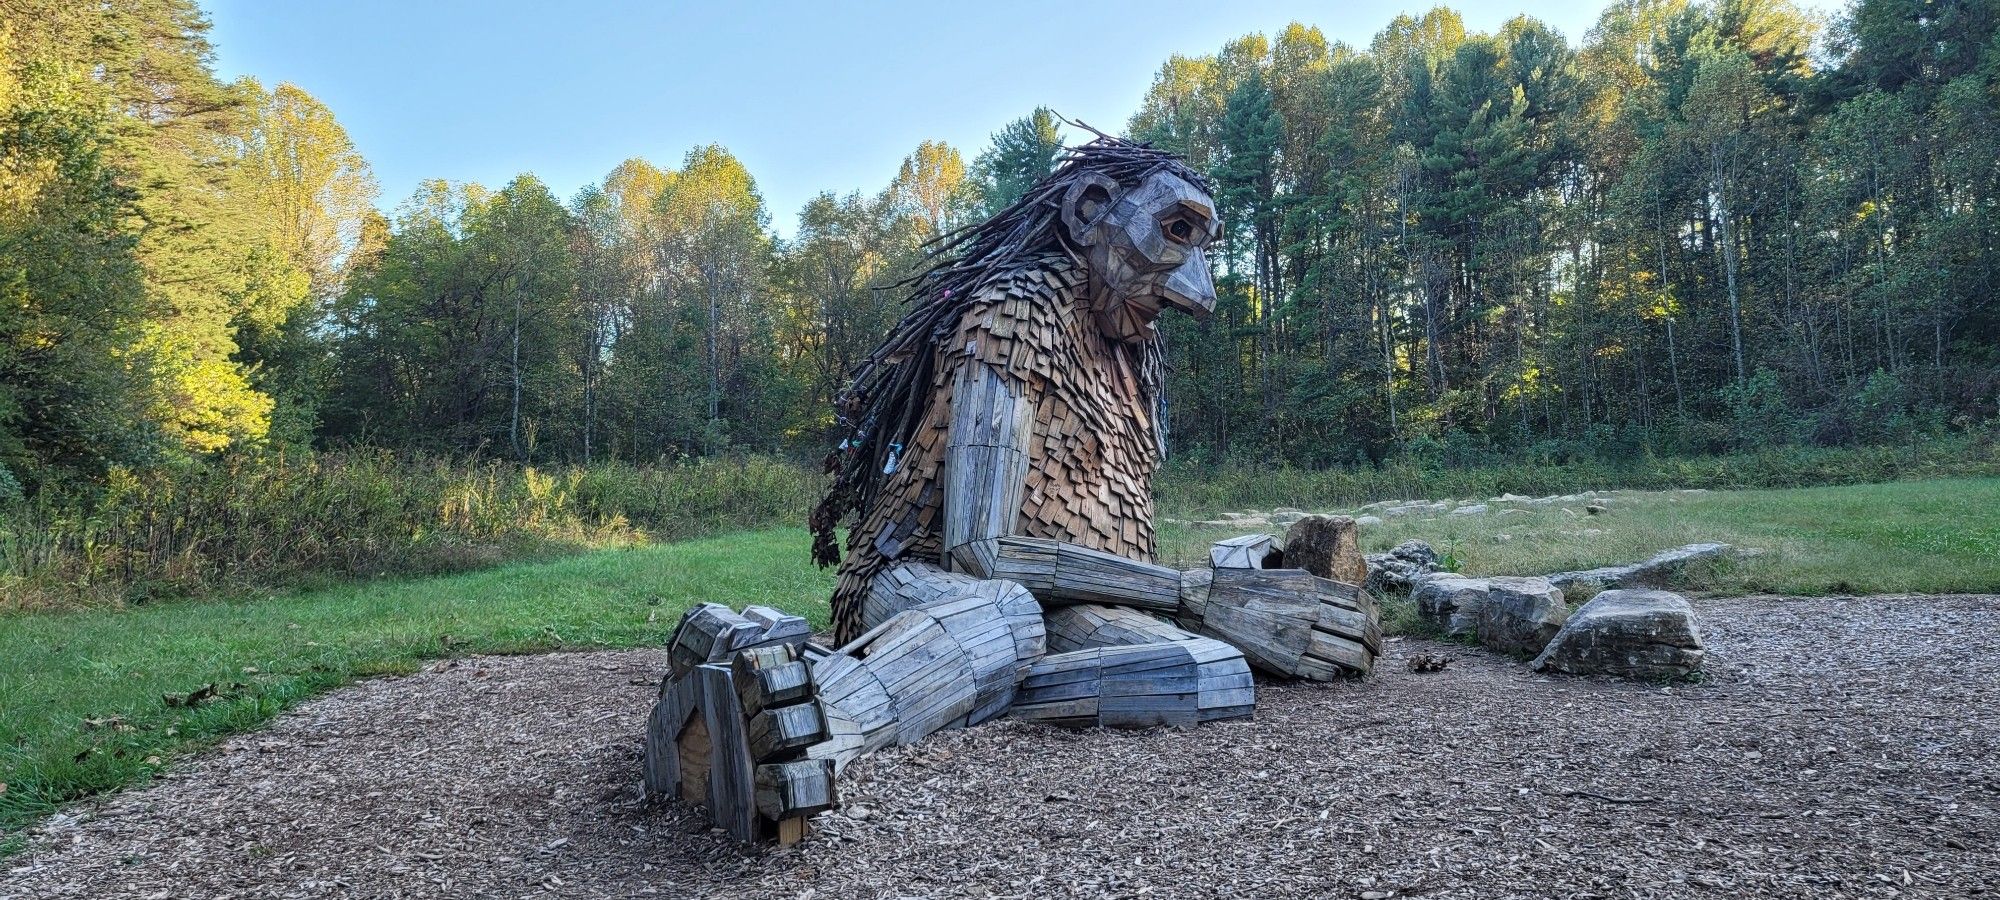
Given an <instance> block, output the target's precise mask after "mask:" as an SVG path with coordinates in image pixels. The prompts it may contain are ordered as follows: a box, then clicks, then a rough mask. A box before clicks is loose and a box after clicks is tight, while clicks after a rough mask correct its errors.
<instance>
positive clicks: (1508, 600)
mask: <svg viewBox="0 0 2000 900" xmlns="http://www.w3.org/2000/svg"><path fill="white" fill-rule="evenodd" d="M1567 618H1569V604H1568V603H1565V602H1563V593H1562V591H1561V590H1559V589H1557V588H1556V587H1555V586H1554V585H1552V584H1549V582H1548V580H1547V579H1545V578H1509V577H1501V578H1488V579H1486V602H1485V603H1484V604H1482V605H1481V606H1480V609H1479V642H1480V643H1481V644H1484V645H1486V647H1487V648H1488V649H1491V650H1497V651H1499V652H1501V653H1524V654H1536V653H1540V652H1542V648H1544V647H1547V646H1548V644H1549V641H1550V640H1552V639H1554V638H1555V636H1556V632H1557V631H1560V630H1561V629H1562V625H1563V620H1564V619H1567Z"/></svg>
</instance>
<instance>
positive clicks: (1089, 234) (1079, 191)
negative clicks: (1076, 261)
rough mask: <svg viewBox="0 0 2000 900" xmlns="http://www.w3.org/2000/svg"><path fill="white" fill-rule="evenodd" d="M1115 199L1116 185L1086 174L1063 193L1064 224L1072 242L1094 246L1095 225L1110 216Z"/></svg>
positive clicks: (1106, 179) (1095, 175)
mask: <svg viewBox="0 0 2000 900" xmlns="http://www.w3.org/2000/svg"><path fill="white" fill-rule="evenodd" d="M1117 196H1118V182H1116V181H1114V180H1112V179H1111V178H1110V176H1107V175H1101V174H1098V173H1096V172H1087V173H1084V174H1082V175H1079V176H1077V179H1076V183H1075V184H1072V185H1070V186H1069V190H1068V191H1066V192H1064V193H1063V203H1062V219H1063V225H1064V226H1065V227H1067V228H1068V229H1069V236H1070V239H1071V240H1074V241H1076V242H1077V243H1078V244H1081V245H1083V246H1086V247H1088V246H1090V245H1091V244H1095V243H1097V226H1099V225H1102V224H1104V219H1105V217H1106V216H1109V215H1110V214H1111V205H1112V200H1113V199H1114V198H1116V197H1117Z"/></svg>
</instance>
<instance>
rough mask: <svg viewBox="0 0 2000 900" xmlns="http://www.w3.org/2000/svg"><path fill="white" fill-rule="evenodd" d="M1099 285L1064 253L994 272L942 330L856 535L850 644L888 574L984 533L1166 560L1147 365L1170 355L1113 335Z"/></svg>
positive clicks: (846, 600) (842, 589) (846, 636)
mask: <svg viewBox="0 0 2000 900" xmlns="http://www.w3.org/2000/svg"><path fill="white" fill-rule="evenodd" d="M1087 293H1088V279H1087V278H1086V276H1085V273H1084V272H1083V271H1082V270H1081V269H1079V268H1077V267H1076V265H1075V263H1074V262H1073V261H1072V260H1071V259H1069V258H1068V257H1067V255H1066V254H1063V253H1060V252H1051V253H1049V254H1047V255H1046V256H1039V257H1035V258H1032V259H1029V260H1025V261H1024V262H1023V264H1022V265H1021V266H1020V267H1019V268H1017V269H1015V270H1013V271H1008V272H1000V273H995V275H994V277H993V278H992V279H991V280H990V281H988V282H987V283H986V284H985V286H983V287H982V288H980V289H979V295H978V297H977V299H976V300H975V301H973V302H972V303H970V304H969V305H968V306H967V307H966V309H965V311H964V313H963V314H962V315H960V317H959V318H958V320H957V322H956V323H955V325H954V327H952V328H951V329H950V330H949V331H948V333H946V334H945V335H943V336H942V337H940V338H938V339H937V340H938V342H939V343H938V347H939V349H938V353H937V356H936V359H935V364H934V370H933V371H932V373H931V374H930V378H929V384H928V385H927V386H926V387H924V388H922V389H925V390H929V391H931V392H932V396H931V398H930V400H929V402H928V403H927V404H926V405H925V406H924V413H923V419H922V421H921V422H919V424H918V425H917V428H916V430H915V432H914V433H913V434H912V436H911V438H910V440H909V445H908V446H906V447H904V448H903V452H902V454H901V455H900V456H899V457H898V464H897V467H896V470H895V471H894V472H893V473H891V474H890V475H889V476H888V477H887V478H885V479H883V480H882V484H881V487H880V490H879V491H877V492H876V493H875V494H874V498H875V499H874V502H873V504H871V506H870V507H869V508H867V509H864V510H862V511H861V512H860V520H859V522H858V523H857V524H856V526H855V527H854V529H853V530H852V531H851V532H850V533H849V536H848V543H847V554H846V557H845V558H844V559H843V561H842V563H841V569H840V582H839V586H838V588H837V589H836V590H835V594H834V612H835V624H836V628H835V630H836V633H837V634H838V635H839V637H840V638H841V639H842V640H851V639H852V638H853V637H854V636H855V635H856V634H858V633H859V632H860V631H862V630H865V629H866V628H867V627H870V626H866V625H864V624H863V622H862V618H863V617H862V615H861V613H860V607H861V602H862V599H863V598H864V597H865V596H866V595H867V593H868V591H869V588H870V585H871V583H872V582H873V580H874V579H875V578H876V576H877V575H878V574H880V573H881V572H883V571H885V570H887V569H889V568H892V567H893V566H895V565H896V564H897V563H899V562H901V561H905V560H917V561H935V560H940V559H943V558H947V557H949V558H952V559H954V560H956V559H958V558H959V557H961V556H963V555H964V549H963V548H964V547H965V546H966V545H968V544H971V543H977V542H978V541H977V540H976V539H974V538H976V537H980V536H984V537H992V536H996V535H1022V536H1028V537H1038V538H1046V539H1049V540H1052V541H1061V542H1065V543H1069V544H1073V545H1076V546H1079V547H1083V548H1087V549H1091V550H1097V551H1101V552H1105V553H1109V554H1111V555H1113V556H1118V557H1123V558H1127V559H1133V560H1150V559H1152V558H1153V556H1154V553H1155V550H1156V544H1155V537H1154V530H1153V496H1152V477H1153V470H1154V468H1155V466H1156V465H1157V464H1158V459H1159V441H1160V432H1159V429H1158V427H1157V426H1158V423H1157V422H1155V412H1156V409H1157V407H1156V402H1157V398H1156V397H1154V396H1153V395H1152V393H1151V392H1150V391H1149V390H1148V389H1147V387H1146V385H1147V384H1148V383H1149V382H1148V379H1147V377H1145V373H1147V372H1148V371H1150V370H1156V368H1157V366H1156V364H1155V363H1154V362H1153V361H1149V359H1148V358H1147V356H1146V354H1147V350H1146V349H1145V345H1144V344H1143V343H1125V342H1121V341H1119V340H1117V339H1114V338H1110V337H1107V336H1106V335H1105V334H1104V333H1103V331H1102V329H1101V328H1100V326H1099V323H1098V321H1097V317H1096V316H1095V315H1094V314H1093V311H1092V309H1091V304H1090V302H1089V298H1088V296H1087ZM1149 367H1151V369H1149ZM966 395H969V398H968V397H966ZM962 398H965V399H962ZM961 404H963V407H964V408H963V409H961V408H960V406H961ZM960 429H965V430H966V432H967V433H966V435H965V436H961V435H960V434H958V433H957V432H959V431H960ZM978 448H985V449H984V450H981V449H978ZM960 504H964V508H963V509H958V510H954V507H956V506H959V505H960ZM994 526H998V527H997V528H995V527H994ZM960 529H963V531H961V530H960ZM988 529H991V530H988ZM947 531H949V532H950V535H949V537H948V536H947ZM948 541H949V542H950V543H947V542H948ZM954 547H956V548H958V549H957V550H956V551H954ZM954 566H955V567H957V568H959V569H960V570H961V571H966V572H973V573H978V572H980V571H981V570H978V569H974V568H967V567H965V566H964V565H961V564H958V563H956V562H955V563H954ZM1028 587H1029V589H1030V590H1033V589H1034V586H1033V585H1029V586H1028ZM1085 599H1086V600H1088V598H1085Z"/></svg>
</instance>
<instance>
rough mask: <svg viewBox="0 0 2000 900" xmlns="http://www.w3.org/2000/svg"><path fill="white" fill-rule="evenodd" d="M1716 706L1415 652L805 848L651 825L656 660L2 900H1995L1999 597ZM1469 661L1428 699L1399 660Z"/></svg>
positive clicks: (118, 821)
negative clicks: (1246, 716) (647, 785)
mask: <svg viewBox="0 0 2000 900" xmlns="http://www.w3.org/2000/svg"><path fill="white" fill-rule="evenodd" d="M1698 608H1699V611H1700V613H1701V615H1702V616H1703V621H1704V623H1705V627H1706V628H1707V630H1708V636H1709V640H1710V646H1711V649H1712V651H1713V653H1714V657H1713V659H1712V665H1713V667H1712V669H1711V674H1710V676H1709V677H1708V678H1707V679H1706V680H1704V681H1703V682H1701V683H1699V684H1692V685H1681V686H1674V687H1662V686H1649V685H1635V684H1618V683H1606V682H1599V681H1591V680H1584V679H1575V678H1563V677H1546V676H1538V675H1533V674H1531V673H1529V672H1528V671H1527V670H1526V669H1525V667H1523V666H1521V665H1520V664H1518V663H1515V662H1512V661H1510V660H1506V659H1503V658H1500V657H1495V656H1492V655H1488V654H1485V653H1482V652H1479V651H1474V650H1470V649H1467V648H1462V647H1458V646H1456V645H1437V644H1432V643H1429V642H1425V641H1418V640H1415V639H1405V640H1404V641H1402V642H1400V643H1398V644H1392V645H1391V646H1392V648H1393V649H1392V650H1391V652H1390V655H1389V656H1388V657H1386V658H1385V659H1384V661H1383V665H1382V667H1381V670H1380V671H1381V674H1380V675H1379V676H1378V677H1376V678H1373V679H1371V680H1369V681H1366V682H1346V683H1340V684H1334V685H1329V686H1314V685H1265V686H1262V687H1261V688H1260V696H1259V708H1258V712H1257V716H1256V718H1255V719H1254V720H1250V721H1244V722H1231V723H1220V724H1213V725H1207V726H1201V727H1197V728H1191V729H1184V730H1166V729H1156V730H1153V731H1147V732H1117V731H1096V732H1065V731H1059V730H1055V729H1051V728H1047V727H1043V726H1031V725H1023V724H1017V723H1008V722H1004V721H1003V722H1000V723H995V724H993V725H988V726H982V727H979V728H974V729H970V730H967V731H959V732H950V733H946V734H940V735H936V736H933V737H932V738H931V739H929V740H926V741H924V742H923V743H921V744H918V745H916V746H913V747H908V748H902V749H898V750H895V751H891V752H887V753H883V754H879V755H878V756H876V757H872V758H870V759H867V760H864V761H862V762H860V763H857V764H856V767H855V769H854V770H853V771H852V773H851V777H849V778H848V779H847V780H846V786H845V789H846V793H847V797H846V803H847V805H846V807H845V808H844V809H843V810H841V811H837V812H836V813H833V814H830V815H828V816H825V817H822V818H821V819H820V820H819V824H820V831H819V834H818V836H817V837H816V838H815V839H814V840H811V841H809V842H807V843H806V844H803V845H801V846H800V847H798V848H794V849H791V850H755V849H746V848H744V847H742V846H740V845H737V844H735V843H734V842H733V841H731V840H730V839H729V838H727V837H726V836H725V835H723V834H721V833H720V832H718V831H712V830H709V829H707V828H706V827H705V826H704V825H703V824H702V822H701V821H700V820H699V818H698V817H697V816H696V815H695V814H693V813H690V812H689V811H687V810H685V809H684V808H681V807H678V806H675V805H671V804H668V805H660V806H648V805H644V804H641V803H639V802H638V798H637V793H636V785H637V767H638V762H637V758H638V750H639V738H638V734H639V731H640V727H641V723H642V721H643V719H644V716H645V712H646V709H647V704H648V702H649V701H650V699H651V697H652V696H653V694H654V692H655V690H656V687H655V685H656V683H657V679H658V677H659V673H660V672H661V671H662V669H663V666H664V659H663V654H661V653H660V652H658V651H651V650H648V651H624V652H611V653H573V654H557V655H551V656H539V657H506V658H472V659H466V660H463V661H460V662H457V663H440V664H438V665H437V666H435V667H433V669H432V670H431V671H427V672H424V673H421V674H417V675H413V676H409V677H406V678H396V679H378V680H372V681H368V682H365V683H363V684H361V685H358V686H356V687H354V688H351V689H349V690H344V691H340V692H338V693H335V694H333V695H331V696H328V697H325V698H323V699H319V700H315V701H312V702H309V703H307V704H304V705H302V706H301V707H299V708H298V709H297V710H295V711H293V712H291V713H289V714H287V715H285V716H283V717H281V718H280V719H278V720H277V721H276V722H275V723H273V725H272V727H271V728H269V729H266V730H264V731H261V732H258V733H256V734H251V735H245V736H242V737H238V738H234V739H231V740H230V741H228V742H227V743H226V744H225V745H223V746H222V747H221V748H218V749H217V750H216V751H215V752H212V753H208V754H204V755H202V756H201V757H199V758H197V759H194V760H192V761H190V762H189V763H188V764H187V765H185V766H182V767H179V768H178V770H177V771H175V772H173V773H171V774H169V775H166V776H165V777H163V778H161V779H160V780H159V781H158V782H157V783H155V784H153V785H152V786H150V787H147V788H144V789H141V790H135V791H129V792H126V793H123V794H119V795H116V796H114V797H112V798H110V799H108V800H105V801H100V802H97V803H92V804H86V805H81V806H78V807H74V808H72V809H71V810H70V811H69V812H67V813H64V814H61V815H58V816H55V817H52V818H50V819H49V820H47V821H46V822H45V823H44V824H43V825H41V826H40V827H39V828H38V829H37V833H36V834H34V835H33V836H32V838H31V841H30V847H29V849H28V851H27V852H26V853H24V854H21V855H18V856H16V857H14V858H13V859H10V860H8V861H7V865H8V866H10V867H11V868H10V869H9V870H5V874H4V877H0V898H14V897H20V898H26V897H36V898H66V897H74V898H92V900H119V898H144V897H167V896H171V897H175V898H190V900H194V898H222V897H225V896H255V897H391V896H394V897H453V898H460V897H535V896H550V897H573V896H577V897H649V896H669V897H774V898H775V897H784V898H793V897H802V896H851V897H909V896H921V897H934V896H935V897H988V896H1042V897H1052V896H1078V897H1101V896H1123V897H1132V896H1140V895H1142V894H1143V895H1145V896H1152V897H1216V896H1228V895H1236V896H1251V897H1325V896H1332V897H1359V898H1387V897H1405V896H1409V897H1431V898H1447V897H1452V898H1457V897H1463V898H1475V897H1477V898H1499V897H1524V898H1525V897H1546V896H1571V897H1582V896H1601V897H1611V896H1616V897H1683V896H1696V895H1710V896H1713V895H1724V896H1759V897H1857V896H1881V897H1890V896H1936V897H1962V896H1967V895H1969V894H1976V893H1980V892H1982V891H1985V890H1992V889H1996V888H2000V851H1996V845H1995V843H1994V841H1993V839H1992V835H1993V834H1995V833H1996V832H2000V812H1996V805H2000V758H1996V757H1995V756H1994V755H1993V754H1992V753H1990V752H1989V750H1990V748H1991V747H1992V746H1994V745H1995V742H1996V741H2000V703H1996V701H2000V598H1996V597H1991V596H1987V597H1924V598H1880V597H1877V598H1839V599H1783V598H1773V597H1764V598H1746V599H1729V600H1704V601H1701V602H1700V603H1699V604H1698ZM1416 650H1429V651H1440V650H1442V651H1443V652H1447V653H1450V654H1452V655H1454V656H1455V657H1457V658H1456V660H1455V661H1454V662H1453V664H1452V665H1451V667H1450V668H1449V669H1447V670H1446V671H1444V672H1443V673H1438V674H1430V675H1418V674H1412V673H1410V672H1408V671H1406V670H1405V668H1404V667H1403V666H1402V665H1401V663H1400V659H1399V657H1400V656H1404V655H1407V654H1408V653H1410V652H1414V651H1416Z"/></svg>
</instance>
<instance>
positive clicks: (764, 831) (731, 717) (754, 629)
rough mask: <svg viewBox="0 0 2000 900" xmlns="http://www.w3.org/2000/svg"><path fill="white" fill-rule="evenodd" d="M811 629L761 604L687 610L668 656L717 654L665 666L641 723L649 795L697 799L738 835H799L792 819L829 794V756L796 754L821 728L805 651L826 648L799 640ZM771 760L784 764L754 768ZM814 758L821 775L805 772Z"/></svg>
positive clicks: (823, 734)
mask: <svg viewBox="0 0 2000 900" xmlns="http://www.w3.org/2000/svg"><path fill="white" fill-rule="evenodd" d="M810 633H811V630H810V629H809V628H807V627H805V622H804V620H803V619H800V618H799V617H797V616H789V615H785V614H783V613H779V612H777V611H775V610H771V609H769V608H766V607H752V608H751V609H749V610H745V612H744V614H742V615H738V614H736V613H733V612H730V611H729V610H727V609H726V608H723V607H721V606H719V605H715V604H704V605H703V606H699V607H696V608H695V609H692V610H690V611H689V613H688V615H687V616H685V617H684V618H683V619H682V622H681V627H680V628H679V629H678V630H677V631H676V632H675V634H674V637H673V639H672V641H671V642H670V644H669V646H670V650H669V658H670V659H673V660H678V661H679V662H682V663H686V662H691V661H693V660H696V659H701V660H707V659H708V658H709V657H711V656H713V657H716V661H714V662H708V661H703V662H700V663H697V664H695V665H693V666H691V667H688V668H685V669H684V670H681V671H678V672H676V673H675V674H670V675H669V676H668V677H667V679H666V681H665V683H663V684H662V686H661V691H660V699H659V702H658V703H656V704H655V705H654V707H653V712H652V715H651V716H650V717H649V718H648V720H647V728H646V746H645V752H644V762H643V768H644V771H645V782H646V789H647V791H648V793H649V794H650V795H651V796H655V797H678V798H679V799H681V800H682V801H683V802H686V803H689V804H690V805H694V806H699V807H701V808H702V809H703V810H704V811H706V812H707V813H708V816H709V818H710V819H711V820H713V821H714V822H715V823H716V824H717V825H719V826H721V827H722V828H724V829H726V830H727V831H728V832H729V833H730V834H731V835H733V836H735V837H737V838H738V839H741V840H746V841H749V840H758V839H761V838H765V837H769V836H771V835H773V834H776V835H779V836H780V837H781V838H782V837H784V836H786V835H791V836H794V837H795V838H796V837H802V836H803V835H804V833H805V829H804V825H803V822H802V821H793V820H797V819H802V817H803V816H806V815H810V814H811V813H813V812H817V811H819V810H821V809H825V808H826V806H827V805H829V804H831V803H832V799H833V793H832V792H833V781H832V775H831V768H832V763H831V762H822V761H807V760H805V759H804V751H805V748H807V747H809V746H811V745H813V744H816V743H820V742H823V741H825V740H826V738H827V737H828V730H827V725H826V722H825V720H824V718H823V717H822V715H821V712H820V705H819V703H818V701H817V700H815V699H814V697H813V682H812V671H811V666H810V663H809V662H808V661H807V659H806V658H805V657H808V656H810V657H812V658H824V654H825V651H824V649H823V648H810V647H808V645H807V644H806V641H805V639H806V637H807V636H808V635H809V634H810ZM794 763H797V764H799V765H793V764H794ZM773 765H775V766H786V767H789V768H786V769H784V771H782V772H774V773H763V772H762V771H761V770H762V769H763V768H765V767H767V766H773ZM822 766H824V767H825V768H826V769H827V770H828V774H827V776H826V777H825V778H823V779H819V780H817V781H814V780H813V778H812V772H813V771H815V770H817V769H818V768H820V767H822ZM795 783H796V786H795ZM788 803H792V804H794V805H797V806H799V807H800V808H798V809H793V808H791V807H790V806H787V804H788Z"/></svg>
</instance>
